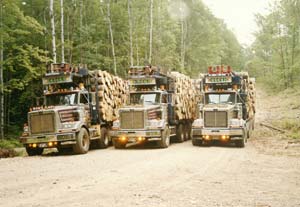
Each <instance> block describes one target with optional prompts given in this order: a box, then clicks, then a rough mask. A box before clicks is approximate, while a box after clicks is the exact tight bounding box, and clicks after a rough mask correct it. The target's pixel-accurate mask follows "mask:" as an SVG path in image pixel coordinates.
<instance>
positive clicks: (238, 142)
mask: <svg viewBox="0 0 300 207" xmlns="http://www.w3.org/2000/svg"><path fill="white" fill-rule="evenodd" d="M246 136H247V135H246V133H245V131H244V133H243V137H242V139H241V140H236V141H235V146H237V147H239V148H244V147H245V142H246Z"/></svg>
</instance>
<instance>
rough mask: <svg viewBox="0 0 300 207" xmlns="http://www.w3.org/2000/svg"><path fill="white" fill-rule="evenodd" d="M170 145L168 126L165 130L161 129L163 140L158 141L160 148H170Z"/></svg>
mask: <svg viewBox="0 0 300 207" xmlns="http://www.w3.org/2000/svg"><path fill="white" fill-rule="evenodd" d="M169 146H170V129H169V127H166V128H165V129H164V130H163V131H161V140H160V141H158V147H160V148H168V147H169Z"/></svg>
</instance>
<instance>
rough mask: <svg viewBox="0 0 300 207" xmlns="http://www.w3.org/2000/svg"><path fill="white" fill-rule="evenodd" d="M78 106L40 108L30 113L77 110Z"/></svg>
mask: <svg viewBox="0 0 300 207" xmlns="http://www.w3.org/2000/svg"><path fill="white" fill-rule="evenodd" d="M77 108H78V106H54V107H51V108H47V107H46V108H40V109H35V110H33V111H31V112H29V113H37V112H42V111H45V112H46V111H49V112H50V111H55V112H57V111H61V110H74V109H77Z"/></svg>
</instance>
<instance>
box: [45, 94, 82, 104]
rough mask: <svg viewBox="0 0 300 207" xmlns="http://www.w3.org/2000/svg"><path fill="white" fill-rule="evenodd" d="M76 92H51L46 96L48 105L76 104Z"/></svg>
mask: <svg viewBox="0 0 300 207" xmlns="http://www.w3.org/2000/svg"><path fill="white" fill-rule="evenodd" d="M77 97H78V94H77V93H72V94H51V95H47V96H46V104H47V105H48V106H60V105H75V104H77V100H78V98H77Z"/></svg>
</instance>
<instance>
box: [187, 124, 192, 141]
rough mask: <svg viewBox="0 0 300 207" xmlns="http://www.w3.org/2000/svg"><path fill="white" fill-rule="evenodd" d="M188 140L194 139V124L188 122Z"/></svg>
mask: <svg viewBox="0 0 300 207" xmlns="http://www.w3.org/2000/svg"><path fill="white" fill-rule="evenodd" d="M186 132H187V133H186V139H187V140H190V139H192V123H191V122H188V124H187V127H186Z"/></svg>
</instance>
